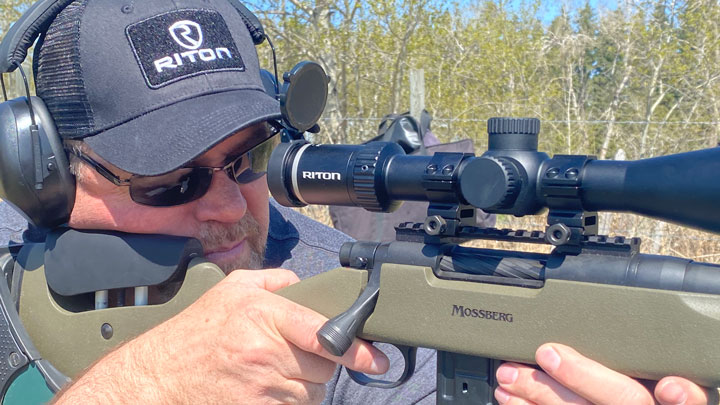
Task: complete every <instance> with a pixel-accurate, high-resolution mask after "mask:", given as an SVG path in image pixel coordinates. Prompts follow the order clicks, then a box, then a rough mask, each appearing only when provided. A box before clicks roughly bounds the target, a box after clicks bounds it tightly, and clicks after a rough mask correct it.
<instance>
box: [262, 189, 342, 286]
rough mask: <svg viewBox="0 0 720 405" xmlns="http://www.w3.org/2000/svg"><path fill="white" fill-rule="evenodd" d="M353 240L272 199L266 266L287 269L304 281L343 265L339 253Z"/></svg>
mask: <svg viewBox="0 0 720 405" xmlns="http://www.w3.org/2000/svg"><path fill="white" fill-rule="evenodd" d="M351 240H352V238H350V237H349V236H347V235H345V234H344V233H342V232H340V231H338V230H336V229H333V228H330V227H329V226H327V225H324V224H322V223H320V222H318V221H315V220H313V219H311V218H308V217H306V216H304V215H302V214H300V213H299V212H297V211H295V210H293V209H291V208H287V207H283V206H281V205H280V204H278V203H277V202H276V201H275V200H273V199H271V200H270V227H269V231H268V243H267V251H266V253H265V267H283V268H287V269H290V270H293V271H295V272H296V273H297V274H298V276H299V277H300V278H305V277H309V276H312V275H314V274H317V273H320V272H323V271H327V270H331V269H333V268H336V267H338V266H339V265H340V263H339V260H338V252H339V251H340V247H341V246H342V244H343V243H345V242H349V241H351Z"/></svg>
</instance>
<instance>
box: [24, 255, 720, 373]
mask: <svg viewBox="0 0 720 405" xmlns="http://www.w3.org/2000/svg"><path fill="white" fill-rule="evenodd" d="M32 249H33V252H31V253H30V257H33V258H35V259H33V260H29V261H28V268H27V269H26V271H25V275H24V280H23V289H22V293H21V297H20V301H21V305H20V309H21V311H20V315H21V318H22V320H23V323H24V325H25V327H26V328H27V330H28V333H29V334H30V335H31V337H32V339H33V342H34V343H35V345H36V346H37V348H38V349H39V350H40V352H41V353H43V356H44V357H45V358H46V359H48V360H50V361H51V363H53V365H55V367H57V368H58V369H59V370H60V371H61V372H63V373H64V374H66V375H68V376H70V377H74V376H76V375H78V374H79V373H80V372H81V371H82V370H83V369H85V368H86V367H88V366H89V365H91V364H92V363H93V362H94V361H95V360H97V359H98V358H100V357H101V356H102V355H103V354H105V353H107V352H108V351H109V350H111V349H112V348H113V347H115V346H117V345H119V344H120V343H122V342H123V341H127V340H129V339H132V338H133V337H135V336H137V335H139V334H140V333H142V332H144V331H145V330H147V329H149V328H151V327H153V326H155V325H157V324H159V323H160V322H162V321H164V320H165V319H168V318H170V317H172V316H173V315H175V314H177V313H178V312H180V311H181V310H182V309H184V308H185V307H187V306H188V305H190V304H192V303H193V302H194V301H195V300H196V299H197V298H198V297H199V296H200V295H201V294H202V293H203V292H204V291H206V290H207V289H209V288H211V287H212V286H213V285H214V284H215V283H217V282H218V281H219V280H221V279H222V277H223V274H222V272H221V271H220V270H219V269H218V268H217V267H216V266H215V265H213V264H211V263H208V262H206V261H204V260H203V259H194V260H193V262H192V263H191V266H190V267H189V269H188V271H187V276H186V279H185V282H184V283H183V286H182V288H181V289H180V291H179V292H178V294H177V295H176V296H175V297H174V298H173V299H172V300H171V301H169V302H167V303H165V304H162V305H150V306H142V307H120V308H109V309H105V310H102V311H88V312H79V313H75V312H71V311H68V310H67V309H64V308H62V307H61V306H60V305H58V303H57V302H56V301H55V299H54V297H53V296H52V295H51V294H50V293H49V292H48V290H47V286H46V285H47V284H46V281H45V277H44V269H43V266H42V257H43V255H42V252H43V251H44V246H43V245H42V244H38V245H35V246H34V247H32ZM367 276H368V272H367V271H365V270H355V269H346V268H340V269H335V270H332V271H329V272H327V273H323V274H320V275H317V276H315V277H312V278H309V279H307V280H304V281H302V282H300V283H297V284H295V285H293V286H290V287H287V288H285V289H283V290H281V291H279V292H278V294H279V295H282V296H284V297H287V298H289V299H291V300H293V301H295V302H297V303H299V304H301V305H303V306H306V307H308V308H311V309H313V310H315V311H317V312H319V313H321V314H323V315H325V316H327V317H329V318H330V317H333V316H335V315H337V314H339V313H341V312H343V311H345V310H346V309H347V308H348V307H350V306H351V305H352V303H353V302H354V301H355V299H356V298H357V297H358V296H359V295H360V293H361V291H362V290H363V288H364V287H365V285H366V283H367ZM30 303H32V305H30ZM104 323H110V324H112V326H113V329H114V334H113V336H112V338H111V339H105V338H103V337H102V334H101V332H100V328H101V327H102V325H103V324H104ZM88 331H89V332H90V333H88ZM93 331H95V333H92V332H93ZM359 335H360V337H363V338H366V339H369V340H373V341H379V342H388V343H394V344H400V345H407V346H417V347H428V348H435V349H440V350H444V351H448V352H455V353H462V354H468V355H474V356H481V357H490V358H496V359H502V360H511V361H519V362H524V363H532V362H533V358H534V354H535V350H536V349H537V348H538V347H539V346H540V345H541V344H543V343H546V342H557V343H563V344H567V345H570V346H572V347H574V348H575V349H577V350H578V351H579V352H581V353H582V354H584V355H586V356H588V357H590V358H592V359H595V360H597V361H599V362H601V363H603V364H605V365H606V366H608V367H610V368H612V369H615V370H617V371H620V372H622V373H624V374H627V375H630V376H633V377H639V378H646V379H659V378H661V377H664V376H667V375H680V376H683V377H686V378H688V379H690V380H693V381H695V382H697V383H699V384H702V385H705V386H711V387H715V386H720V347H718V345H717V344H716V339H715V338H716V337H717V336H720V296H717V295H710V294H699V293H686V292H678V291H666V290H654V289H645V288H632V287H622V286H615V285H604V284H594V283H582V282H573V281H564V280H546V281H545V284H544V286H543V287H542V288H539V289H529V288H522V287H513V286H504V285H492V284H484V283H474V282H467V281H450V280H440V279H438V278H436V277H435V275H434V273H433V271H432V269H430V268H425V267H417V266H408V265H398V264H384V265H383V266H382V270H381V290H380V295H379V298H378V301H377V304H376V306H375V310H374V312H373V314H372V315H371V316H370V318H369V319H368V320H367V322H366V323H365V324H364V326H363V328H362V330H361V333H360V334H359Z"/></svg>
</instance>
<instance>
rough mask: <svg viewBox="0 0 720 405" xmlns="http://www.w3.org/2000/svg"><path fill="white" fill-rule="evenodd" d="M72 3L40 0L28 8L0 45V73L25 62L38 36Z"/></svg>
mask: <svg viewBox="0 0 720 405" xmlns="http://www.w3.org/2000/svg"><path fill="white" fill-rule="evenodd" d="M72 1H73V0H41V1H38V2H37V3H35V4H33V5H32V6H30V8H29V9H28V11H26V12H25V13H24V14H23V15H22V17H20V19H19V20H18V21H16V22H15V24H13V25H12V27H10V29H9V30H8V33H7V35H5V38H3V41H2V43H1V44H0V72H2V73H9V72H13V71H14V70H15V69H16V68H17V66H18V65H20V64H21V63H22V62H23V61H24V60H25V57H27V52H28V49H30V47H31V46H32V45H33V43H35V40H36V39H37V37H38V35H40V33H42V32H45V31H46V30H47V29H48V27H49V26H50V23H52V21H53V20H54V19H55V16H57V15H58V14H59V13H60V11H62V10H63V9H64V8H65V7H66V6H67V5H68V4H70V3H71V2H72Z"/></svg>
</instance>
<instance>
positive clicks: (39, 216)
mask: <svg viewBox="0 0 720 405" xmlns="http://www.w3.org/2000/svg"><path fill="white" fill-rule="evenodd" d="M32 107H33V110H34V112H35V122H36V123H37V126H38V135H39V136H38V137H37V138H36V140H35V141H33V139H32V138H33V137H32V133H31V125H32V121H31V118H30V109H29V108H28V100H27V98H25V97H20V98H16V99H13V100H10V101H6V102H4V103H2V104H0V198H2V199H4V200H6V201H7V202H8V203H10V204H11V205H13V206H14V207H15V208H16V209H17V210H18V211H20V212H21V213H22V214H23V215H24V216H25V218H26V219H27V220H28V221H30V222H31V223H32V224H33V225H35V226H37V227H40V228H52V227H55V226H58V225H61V224H64V223H66V222H67V221H68V219H69V218H70V212H71V211H72V208H73V204H74V203H75V179H74V177H73V176H72V175H71V174H70V167H69V164H68V159H67V155H66V153H65V150H64V149H63V145H62V141H61V140H60V137H59V136H58V134H57V129H56V128H55V124H54V122H53V120H52V118H51V116H50V113H49V112H48V110H47V107H46V106H45V103H44V102H43V101H42V99H40V98H39V97H32ZM38 148H39V150H38ZM37 158H39V161H38V159H37Z"/></svg>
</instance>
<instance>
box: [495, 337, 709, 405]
mask: <svg viewBox="0 0 720 405" xmlns="http://www.w3.org/2000/svg"><path fill="white" fill-rule="evenodd" d="M535 361H536V362H537V363H538V365H539V366H540V367H542V369H543V370H544V372H543V371H540V370H537V369H534V368H532V367H528V366H525V365H521V364H516V363H505V364H503V365H502V366H500V368H498V371H497V380H498V384H499V385H500V386H499V387H498V388H497V389H496V390H495V399H497V400H498V402H499V403H501V404H508V405H525V404H537V405H543V404H598V405H605V404H607V405H623V404H627V405H644V404H647V405H653V404H655V403H656V402H655V399H657V401H658V402H659V403H660V404H662V405H671V404H672V405H679V404H684V405H696V404H698V405H699V404H703V405H704V404H707V403H709V402H708V394H707V393H706V391H705V390H704V389H702V388H701V387H699V386H697V385H695V384H694V383H692V382H690V381H688V380H685V379H683V378H680V377H666V378H663V379H662V380H660V381H659V382H658V384H657V386H656V387H655V392H654V398H655V399H654V398H653V394H651V393H650V392H649V391H648V390H647V389H646V388H645V387H644V386H643V385H642V384H640V383H639V382H637V381H635V380H633V379H632V378H630V377H627V376H624V375H622V374H620V373H618V372H615V371H613V370H610V369H609V368H607V367H605V366H603V365H601V364H599V363H596V362H594V361H592V360H590V359H588V358H586V357H583V356H582V355H580V353H578V352H577V351H575V350H573V349H572V348H570V347H567V346H563V345H560V344H555V343H550V344H545V345H542V346H540V348H538V350H537V352H536V353H535ZM715 403H717V402H715Z"/></svg>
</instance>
